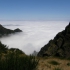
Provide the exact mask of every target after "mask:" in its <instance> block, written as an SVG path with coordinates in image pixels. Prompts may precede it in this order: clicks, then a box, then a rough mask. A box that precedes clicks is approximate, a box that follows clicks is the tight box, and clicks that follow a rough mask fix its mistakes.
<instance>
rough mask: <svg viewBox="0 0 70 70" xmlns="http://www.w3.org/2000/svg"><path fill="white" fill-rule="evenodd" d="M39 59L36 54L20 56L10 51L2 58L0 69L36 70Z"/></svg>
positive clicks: (0, 59)
mask: <svg viewBox="0 0 70 70" xmlns="http://www.w3.org/2000/svg"><path fill="white" fill-rule="evenodd" d="M37 64H38V60H37V59H36V58H35V57H34V56H31V55H30V56H21V57H20V56H19V55H18V54H17V53H8V54H6V55H5V56H3V57H2V58H0V70H35V69H36V66H37Z"/></svg>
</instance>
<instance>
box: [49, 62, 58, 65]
mask: <svg viewBox="0 0 70 70" xmlns="http://www.w3.org/2000/svg"><path fill="white" fill-rule="evenodd" d="M49 63H50V64H52V65H59V63H58V62H57V61H50V62H49Z"/></svg>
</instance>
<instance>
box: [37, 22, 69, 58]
mask: <svg viewBox="0 0 70 70" xmlns="http://www.w3.org/2000/svg"><path fill="white" fill-rule="evenodd" d="M38 56H42V57H43V56H59V57H65V58H70V23H69V25H67V26H66V28H65V30H63V31H62V32H59V33H58V34H57V35H56V36H55V37H54V39H53V40H50V41H49V43H48V44H46V45H45V46H44V47H42V48H41V50H40V51H39V53H38Z"/></svg>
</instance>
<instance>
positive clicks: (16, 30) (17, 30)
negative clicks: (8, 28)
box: [14, 28, 22, 32]
mask: <svg viewBox="0 0 70 70" xmlns="http://www.w3.org/2000/svg"><path fill="white" fill-rule="evenodd" d="M14 32H22V30H20V29H19V28H17V29H15V30H14Z"/></svg>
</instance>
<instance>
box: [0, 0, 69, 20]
mask: <svg viewBox="0 0 70 70" xmlns="http://www.w3.org/2000/svg"><path fill="white" fill-rule="evenodd" d="M0 20H70V0H0Z"/></svg>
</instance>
